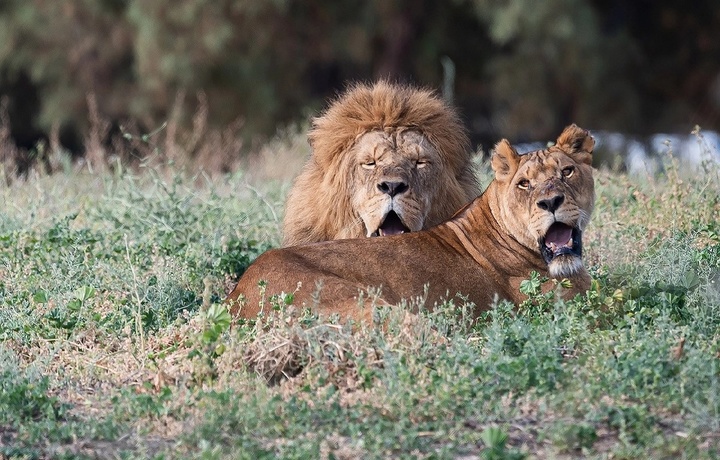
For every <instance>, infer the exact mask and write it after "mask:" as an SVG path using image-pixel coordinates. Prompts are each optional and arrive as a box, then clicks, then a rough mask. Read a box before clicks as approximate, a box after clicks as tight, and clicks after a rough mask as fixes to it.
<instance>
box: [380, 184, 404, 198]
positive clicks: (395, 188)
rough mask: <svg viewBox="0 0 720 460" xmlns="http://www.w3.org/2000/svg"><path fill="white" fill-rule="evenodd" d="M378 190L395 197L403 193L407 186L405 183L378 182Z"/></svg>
mask: <svg viewBox="0 0 720 460" xmlns="http://www.w3.org/2000/svg"><path fill="white" fill-rule="evenodd" d="M378 189H380V191H381V192H383V193H385V194H387V195H390V196H395V195H399V194H401V193H403V192H405V191H406V190H407V189H408V185H407V184H406V183H405V182H380V183H379V184H378Z"/></svg>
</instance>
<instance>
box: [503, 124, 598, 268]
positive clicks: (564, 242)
mask: <svg viewBox="0 0 720 460" xmlns="http://www.w3.org/2000/svg"><path fill="white" fill-rule="evenodd" d="M593 146H594V141H593V139H592V137H591V136H590V134H589V133H588V132H587V131H585V130H582V129H580V128H578V127H576V126H575V125H572V126H570V127H568V128H566V129H565V131H563V133H562V134H561V135H560V137H559V138H558V140H557V142H556V144H555V145H554V146H552V147H549V148H547V149H544V150H537V151H534V152H530V153H527V154H524V155H518V154H517V152H516V151H515V149H513V148H512V147H511V146H510V144H509V143H508V142H507V141H502V142H500V143H499V144H498V145H497V147H496V150H495V154H494V155H493V159H492V165H493V169H494V170H495V174H496V179H497V181H498V185H499V187H500V191H499V193H498V197H499V203H498V204H499V207H500V211H501V216H502V221H503V222H502V223H503V225H505V227H506V228H507V230H508V231H509V232H510V233H511V234H512V235H514V236H515V238H516V239H517V240H518V241H520V242H521V243H522V244H524V245H525V246H527V247H528V248H531V249H534V250H538V251H539V252H540V254H541V255H542V257H543V258H544V259H545V262H546V263H547V264H548V270H549V272H550V275H551V276H553V277H555V278H563V277H569V276H573V275H575V274H576V273H577V272H578V271H579V270H580V269H582V259H581V254H582V234H583V230H584V229H585V227H586V226H587V224H588V222H589V221H590V215H591V213H592V209H593V204H594V202H595V188H594V183H593V178H592V166H591V163H592V158H591V153H592V149H593Z"/></svg>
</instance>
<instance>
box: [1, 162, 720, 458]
mask: <svg viewBox="0 0 720 460" xmlns="http://www.w3.org/2000/svg"><path fill="white" fill-rule="evenodd" d="M478 167H479V168H480V169H481V174H482V175H483V177H485V178H487V177H488V170H487V168H486V166H485V165H482V164H481V165H479V166H478ZM483 182H484V183H487V182H488V180H487V179H485V180H483ZM596 183H597V195H598V196H597V207H596V213H595V216H594V218H593V222H592V223H591V225H590V226H589V228H588V231H587V234H586V261H587V264H588V266H589V269H590V271H591V274H592V275H593V278H594V281H593V287H592V289H591V290H590V291H589V292H588V293H587V294H585V295H584V296H579V297H577V298H576V299H573V300H570V301H566V302H561V301H557V300H556V299H555V298H554V296H553V295H552V293H551V294H543V293H542V292H540V291H539V289H538V286H539V282H540V280H539V279H538V278H537V276H536V275H533V276H531V277H529V279H528V281H527V282H526V283H524V284H523V291H524V292H526V293H527V294H529V296H530V298H529V299H528V301H526V302H524V303H523V304H522V305H520V306H517V307H516V306H513V305H510V304H507V303H504V302H500V303H498V304H497V305H495V306H494V308H493V309H492V310H491V311H489V312H488V313H487V314H485V315H484V316H483V317H482V318H481V320H480V321H477V322H473V321H472V320H471V318H469V313H468V312H469V311H470V308H469V306H468V305H464V304H463V303H462V302H461V301H456V302H454V303H452V302H451V303H447V304H445V305H443V306H441V307H439V308H437V309H435V310H434V311H432V312H429V311H426V310H424V309H423V308H422V307H423V306H419V307H421V314H419V315H417V316H414V317H408V316H406V315H405V314H404V309H405V308H410V307H412V308H415V307H418V305H416V304H413V305H402V306H400V308H395V309H391V310H379V311H378V312H377V313H378V314H377V316H378V324H380V323H382V324H383V327H378V326H377V325H362V326H356V327H352V326H351V325H348V324H344V323H342V322H339V321H337V320H335V319H333V318H318V317H316V316H314V315H313V314H311V313H310V312H306V311H299V310H298V309H296V308H295V307H294V306H292V305H288V304H291V303H292V302H289V300H290V299H289V298H287V297H284V298H279V297H275V298H274V299H273V302H275V303H276V304H277V305H276V306H277V308H275V309H270V311H271V313H269V314H267V315H266V316H264V317H262V318H260V319H258V320H257V321H250V322H244V323H239V322H236V321H233V320H232V318H230V317H229V315H228V313H227V311H226V310H225V309H224V308H223V307H222V306H221V305H219V303H220V301H221V300H222V299H223V298H224V296H225V294H226V292H227V290H228V289H229V288H230V287H232V284H233V282H234V280H235V279H237V277H238V276H239V275H240V274H241V273H242V271H243V270H244V269H245V268H246V267H247V265H248V264H249V263H250V262H251V261H252V260H254V258H255V257H257V255H259V254H260V253H262V252H263V251H265V250H266V249H268V248H271V247H275V246H277V245H278V244H279V241H280V222H279V220H280V219H281V216H282V203H283V200H284V194H285V192H286V191H287V187H288V185H289V184H287V183H283V184H279V183H265V184H263V185H262V186H249V185H248V184H247V183H246V182H245V178H244V176H242V175H241V174H235V175H228V176H224V177H216V178H213V179H209V178H206V177H204V176H191V175H187V174H184V173H181V172H177V171H176V172H173V171H165V172H163V173H162V174H159V173H155V172H153V171H145V172H143V173H130V172H124V173H115V174H113V173H105V174H96V175H88V174H80V173H71V172H68V173H67V174H66V175H58V176H52V177H33V178H30V179H28V180H27V181H26V182H15V183H14V184H12V185H11V186H4V188H2V189H0V197H1V199H2V200H3V203H4V204H3V207H2V211H0V456H2V455H4V456H6V457H10V458H46V457H53V458H78V457H80V458H82V457H119V458H208V459H214V458H253V459H254V458H459V457H460V458H463V457H465V458H484V459H521V458H547V457H561V458H562V457H563V456H565V457H569V458H576V457H590V458H605V457H610V456H612V457H613V458H683V457H684V458H708V459H709V458H716V457H717V456H718V455H720V439H718V437H717V433H718V432H719V431H720V396H718V395H720V339H718V330H720V224H719V223H718V221H720V219H718V216H720V199H718V196H720V178H719V176H718V172H717V171H715V170H708V171H705V172H701V173H698V174H694V175H692V176H691V177H681V175H680V174H679V173H678V171H677V169H676V168H675V169H674V168H673V166H672V164H670V165H669V167H668V168H667V169H666V170H665V173H664V174H663V175H662V176H659V177H657V178H644V179H636V178H630V177H627V176H624V175H619V174H612V173H608V172H602V171H601V172H599V173H598V174H597V180H596ZM259 288H260V287H259ZM268 294H269V295H271V294H274V293H268ZM420 294H422V293H418V295H420ZM269 298H270V296H269Z"/></svg>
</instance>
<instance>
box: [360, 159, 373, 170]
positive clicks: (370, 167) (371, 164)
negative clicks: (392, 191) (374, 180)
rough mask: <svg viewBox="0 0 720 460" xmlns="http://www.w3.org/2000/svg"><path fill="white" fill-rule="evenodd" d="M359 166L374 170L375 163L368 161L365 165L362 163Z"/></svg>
mask: <svg viewBox="0 0 720 460" xmlns="http://www.w3.org/2000/svg"><path fill="white" fill-rule="evenodd" d="M361 166H362V167H363V168H365V169H375V162H374V161H368V162H367V163H362V164H361Z"/></svg>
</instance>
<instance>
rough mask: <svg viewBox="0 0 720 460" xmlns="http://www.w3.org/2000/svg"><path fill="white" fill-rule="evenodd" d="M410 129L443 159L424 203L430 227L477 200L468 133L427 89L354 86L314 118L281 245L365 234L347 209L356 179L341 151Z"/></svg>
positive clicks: (450, 109)
mask: <svg viewBox="0 0 720 460" xmlns="http://www.w3.org/2000/svg"><path fill="white" fill-rule="evenodd" d="M406 128H410V129H415V130H417V131H419V132H421V133H422V134H423V135H424V136H425V138H426V139H427V140H428V141H429V142H430V143H431V144H432V145H433V147H434V148H435V149H436V150H437V151H438V152H439V154H440V156H441V158H442V160H441V161H442V162H443V164H442V167H443V174H442V180H443V184H442V192H441V193H440V194H439V195H438V196H437V197H436V199H435V200H434V201H433V202H432V203H430V210H429V213H428V218H427V220H426V221H427V222H431V223H437V222H441V221H443V220H444V219H447V218H449V217H450V216H451V215H452V214H453V213H454V212H455V211H456V210H458V209H459V208H460V207H462V206H463V205H464V204H465V203H467V202H469V201H470V200H472V199H473V198H474V197H475V196H477V194H478V190H479V186H478V184H477V180H476V178H475V175H474V173H473V171H472V165H471V151H470V148H469V144H470V142H469V139H468V136H467V132H466V130H465V128H464V126H463V123H462V122H461V120H460V117H459V116H458V114H457V112H456V110H455V109H454V108H453V107H451V106H450V105H449V104H447V103H446V102H445V101H443V100H442V99H441V98H439V97H437V96H436V95H435V93H434V92H433V91H431V90H427V89H421V88H416V87H412V86H408V85H401V84H394V83H390V82H387V81H379V82H377V83H375V84H372V85H370V84H362V83H360V84H355V85H354V86H352V87H350V88H349V89H348V90H347V91H345V92H344V93H343V94H342V95H340V97H338V98H337V99H336V100H335V101H334V102H333V103H332V104H331V105H330V106H329V107H328V109H327V110H326V111H325V112H324V113H323V114H322V115H320V116H319V117H317V118H315V119H314V120H313V125H312V128H311V130H310V132H309V134H308V137H309V141H310V145H311V146H312V155H311V157H310V158H309V159H308V161H307V163H306V164H305V166H304V168H303V170H302V172H301V173H300V175H299V176H298V178H297V179H296V181H295V184H294V185H293V188H292V190H291V191H290V194H289V196H288V200H287V204H286V209H285V221H284V226H283V227H284V228H283V230H284V245H286V246H289V245H297V244H303V243H311V242H317V241H325V240H331V239H337V238H357V237H362V236H365V235H364V233H363V225H362V223H361V222H360V218H359V217H358V214H357V210H355V209H353V206H352V203H351V197H352V192H353V190H354V187H357V186H358V183H357V181H358V180H360V179H359V178H358V177H357V175H356V174H355V172H354V166H355V165H354V163H353V160H354V159H353V158H352V155H349V154H348V152H349V150H350V149H351V148H352V146H353V144H354V143H355V141H356V139H358V137H359V136H361V135H362V134H364V133H367V132H371V131H374V130H382V131H386V132H389V131H392V130H396V129H406Z"/></svg>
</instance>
